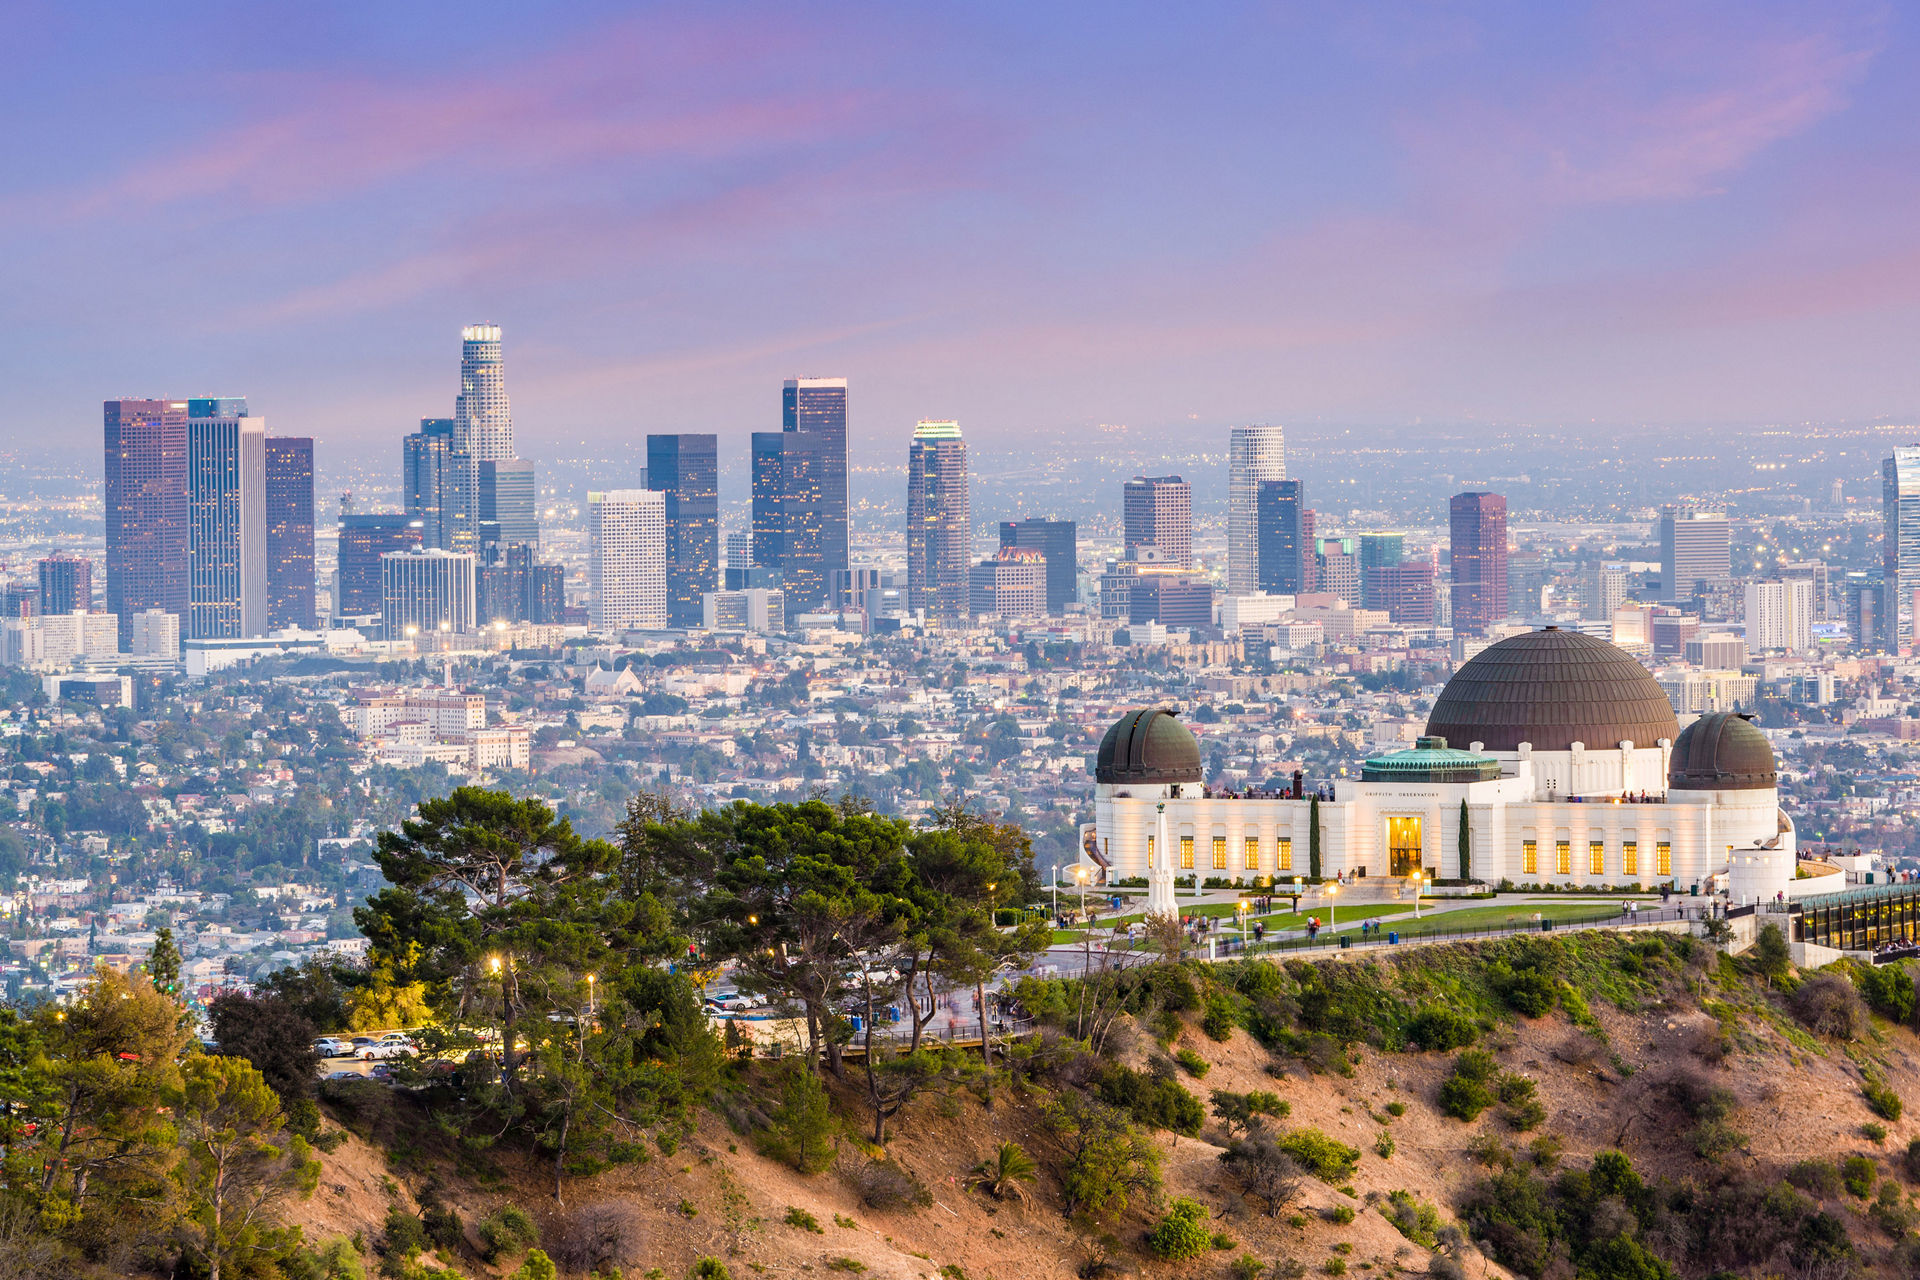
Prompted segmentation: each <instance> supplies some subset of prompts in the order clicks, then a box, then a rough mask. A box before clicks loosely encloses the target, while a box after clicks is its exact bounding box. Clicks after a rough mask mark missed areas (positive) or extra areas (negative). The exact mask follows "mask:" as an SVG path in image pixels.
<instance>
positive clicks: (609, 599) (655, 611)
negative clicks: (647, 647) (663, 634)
mask: <svg viewBox="0 0 1920 1280" xmlns="http://www.w3.org/2000/svg"><path fill="white" fill-rule="evenodd" d="M587 531H588V533H589V535H590V536H591V538H592V546H591V549H590V552H589V559H588V562H587V572H588V577H589V579H590V582H591V585H592V588H593V602H592V605H591V606H590V608H589V618H590V620H591V621H592V623H593V625H594V627H595V628H597V629H599V630H601V631H625V630H638V631H660V630H664V629H665V628H666V625H667V495H666V494H665V493H662V492H661V491H660V490H658V489H610V490H608V491H606V492H604V493H589V494H588V495H587Z"/></svg>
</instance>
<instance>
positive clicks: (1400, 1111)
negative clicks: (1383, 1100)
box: [1387, 1102, 1407, 1116]
mask: <svg viewBox="0 0 1920 1280" xmlns="http://www.w3.org/2000/svg"><path fill="white" fill-rule="evenodd" d="M1387 1114H1388V1115H1390V1116H1403V1115H1405V1114H1407V1104H1406V1103H1404V1102H1389V1103H1388V1104H1387Z"/></svg>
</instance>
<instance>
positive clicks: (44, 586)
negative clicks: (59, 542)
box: [35, 552, 93, 616]
mask: <svg viewBox="0 0 1920 1280" xmlns="http://www.w3.org/2000/svg"><path fill="white" fill-rule="evenodd" d="M37 566H38V568H39V570H40V594H39V598H38V600H37V601H36V602H35V603H36V605H37V608H36V610H35V612H37V613H39V614H41V615H42V616H44V615H46V614H51V613H73V612H75V611H76V610H79V609H91V608H93V561H91V560H89V559H87V558H86V557H85V556H70V555H64V554H61V553H58V552H56V553H55V554H53V555H50V556H48V557H47V558H46V559H45V560H41V561H38V562H37Z"/></svg>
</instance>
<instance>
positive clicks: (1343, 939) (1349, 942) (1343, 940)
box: [1340, 933, 1353, 947]
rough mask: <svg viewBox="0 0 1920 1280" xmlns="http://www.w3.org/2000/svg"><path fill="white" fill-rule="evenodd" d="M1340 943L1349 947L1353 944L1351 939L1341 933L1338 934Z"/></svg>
mask: <svg viewBox="0 0 1920 1280" xmlns="http://www.w3.org/2000/svg"><path fill="white" fill-rule="evenodd" d="M1340 945H1341V946H1342V947H1350V946H1352V945H1353V939H1352V938H1351V937H1349V936H1347V935H1346V934H1344V933H1343V934H1341V935H1340Z"/></svg>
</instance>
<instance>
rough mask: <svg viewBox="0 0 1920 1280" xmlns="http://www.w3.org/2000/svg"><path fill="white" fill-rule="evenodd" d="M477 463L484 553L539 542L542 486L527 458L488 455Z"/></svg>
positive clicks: (499, 552) (490, 554)
mask: <svg viewBox="0 0 1920 1280" xmlns="http://www.w3.org/2000/svg"><path fill="white" fill-rule="evenodd" d="M474 466H475V480H476V484H475V493H474V498H475V502H474V505H475V516H476V521H475V523H476V526H477V534H478V542H479V545H480V549H481V551H482V553H483V555H485V556H487V557H490V558H492V559H496V560H497V559H500V558H501V557H503V556H504V555H505V553H506V550H507V548H509V547H535V548H537V547H538V546H539V545H540V509H539V502H540V489H539V482H538V479H537V478H536V476H535V475H534V468H533V462H532V460H531V459H528V458H488V459H486V460H484V461H482V462H478V463H475V464H474Z"/></svg>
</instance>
